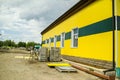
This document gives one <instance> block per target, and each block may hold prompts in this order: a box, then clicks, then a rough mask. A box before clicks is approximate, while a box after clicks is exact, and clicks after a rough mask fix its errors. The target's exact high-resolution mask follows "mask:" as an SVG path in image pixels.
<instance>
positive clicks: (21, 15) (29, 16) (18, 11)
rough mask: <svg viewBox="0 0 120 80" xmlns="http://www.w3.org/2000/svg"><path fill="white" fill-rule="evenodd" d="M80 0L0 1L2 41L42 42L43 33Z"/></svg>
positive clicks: (0, 37) (0, 32)
mask: <svg viewBox="0 0 120 80" xmlns="http://www.w3.org/2000/svg"><path fill="white" fill-rule="evenodd" d="M78 1H79V0H0V34H2V35H1V36H0V40H2V41H4V40H14V41H15V42H16V43H17V42H19V41H23V42H29V41H34V42H37V43H40V42H41V34H40V33H41V31H43V30H44V29H45V28H46V27H48V26H49V25H50V24H51V23H52V22H54V21H55V20H56V19H57V18H58V17H60V16H61V15H62V14H63V13H65V12H66V11H67V10H68V9H70V8H71V7H72V6H73V5H75V4H76V3H77V2H78Z"/></svg>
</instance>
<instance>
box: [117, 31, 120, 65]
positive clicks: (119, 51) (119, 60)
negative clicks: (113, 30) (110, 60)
mask: <svg viewBox="0 0 120 80" xmlns="http://www.w3.org/2000/svg"><path fill="white" fill-rule="evenodd" d="M117 50H118V54H117V58H116V59H117V61H116V62H117V67H120V31H118V49H117Z"/></svg>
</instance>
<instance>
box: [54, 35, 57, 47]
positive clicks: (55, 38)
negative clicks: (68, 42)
mask: <svg viewBox="0 0 120 80" xmlns="http://www.w3.org/2000/svg"><path fill="white" fill-rule="evenodd" d="M56 40H57V36H55V37H54V47H56Z"/></svg>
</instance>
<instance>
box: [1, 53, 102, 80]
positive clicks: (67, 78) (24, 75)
mask: <svg viewBox="0 0 120 80" xmlns="http://www.w3.org/2000/svg"><path fill="white" fill-rule="evenodd" d="M15 56H24V57H25V56H29V54H23V53H1V52H0V80H102V79H99V78H98V77H96V76H93V75H90V74H87V73H85V72H83V71H80V70H77V71H78V73H61V72H58V71H57V70H56V69H54V68H49V67H48V66H47V65H46V62H38V61H33V62H30V61H29V59H25V58H15Z"/></svg>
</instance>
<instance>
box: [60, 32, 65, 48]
mask: <svg viewBox="0 0 120 80" xmlns="http://www.w3.org/2000/svg"><path fill="white" fill-rule="evenodd" d="M60 46H61V48H64V46H65V32H63V33H61V45H60Z"/></svg>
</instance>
